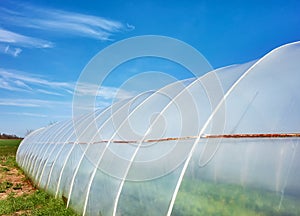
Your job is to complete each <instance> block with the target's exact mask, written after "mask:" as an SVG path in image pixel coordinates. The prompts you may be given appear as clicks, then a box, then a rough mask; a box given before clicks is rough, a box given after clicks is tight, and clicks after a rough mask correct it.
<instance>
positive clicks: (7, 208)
mask: <svg viewBox="0 0 300 216" xmlns="http://www.w3.org/2000/svg"><path fill="white" fill-rule="evenodd" d="M15 212H21V213H22V215H36V216H37V215H49V216H50V215H57V216H60V215H62V216H64V215H70V216H72V215H76V214H75V213H74V212H73V211H72V210H71V209H66V207H65V205H64V203H63V201H62V200H58V199H55V198H54V197H52V196H50V195H49V194H47V193H46V192H44V191H41V190H37V191H35V192H34V193H33V194H29V195H23V196H19V197H14V194H13V193H11V194H9V196H8V198H7V199H5V200H0V215H3V214H5V215H14V213H15Z"/></svg>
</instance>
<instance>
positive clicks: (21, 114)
mask: <svg viewBox="0 0 300 216" xmlns="http://www.w3.org/2000/svg"><path fill="white" fill-rule="evenodd" d="M1 114H5V115H20V116H33V117H42V118H45V117H47V115H43V114H38V113H28V112H3V113H1Z"/></svg>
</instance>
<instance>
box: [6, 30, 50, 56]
mask: <svg viewBox="0 0 300 216" xmlns="http://www.w3.org/2000/svg"><path fill="white" fill-rule="evenodd" d="M0 41H1V42H4V43H6V44H15V45H18V46H22V47H34V48H50V47H53V43H52V42H49V41H46V40H42V39H38V38H34V37H28V36H25V35H21V34H18V33H15V32H12V31H8V30H5V29H3V28H0ZM2 46H3V45H2ZM9 48H10V47H9V46H6V48H5V50H6V51H8V50H9ZM15 51H17V50H15ZM19 51H20V50H19Z"/></svg>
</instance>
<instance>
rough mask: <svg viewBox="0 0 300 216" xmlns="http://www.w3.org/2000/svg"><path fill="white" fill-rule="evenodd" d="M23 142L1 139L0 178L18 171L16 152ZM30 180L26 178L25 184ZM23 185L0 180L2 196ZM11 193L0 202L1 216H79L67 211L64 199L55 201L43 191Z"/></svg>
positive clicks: (17, 189)
mask: <svg viewBox="0 0 300 216" xmlns="http://www.w3.org/2000/svg"><path fill="white" fill-rule="evenodd" d="M20 142H21V140H13V139H5V140H3V139H0V165H1V167H0V176H1V175H2V176H6V175H9V171H10V170H12V169H15V168H16V169H18V171H19V173H20V174H22V173H23V172H22V170H21V169H19V167H18V165H17V163H16V157H15V154H16V151H17V148H18V146H19V144H20ZM27 180H28V179H27V178H26V177H24V182H25V181H27ZM22 187H23V184H22V183H14V182H9V181H1V180H0V195H1V194H4V193H7V190H9V189H10V188H12V189H13V190H14V192H16V191H20V190H22ZM14 192H11V193H9V194H8V197H7V198H6V199H4V200H0V215H23V216H24V215H36V216H37V215H41V216H42V215H49V216H50V215H51V216H52V215H57V216H60V215H62V216H64V215H70V216H72V215H77V214H76V213H75V212H74V211H73V210H71V209H66V206H65V204H64V202H63V200H62V199H55V198H54V197H53V196H51V195H49V194H47V193H46V192H44V191H42V190H36V191H34V192H33V193H31V194H23V195H21V196H15V193H14Z"/></svg>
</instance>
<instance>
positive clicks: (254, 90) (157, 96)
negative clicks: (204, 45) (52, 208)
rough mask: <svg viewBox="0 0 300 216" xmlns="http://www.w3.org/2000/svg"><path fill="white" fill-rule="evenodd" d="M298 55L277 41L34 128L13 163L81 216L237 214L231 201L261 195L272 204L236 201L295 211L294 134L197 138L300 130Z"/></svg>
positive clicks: (297, 49)
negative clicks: (259, 53)
mask: <svg viewBox="0 0 300 216" xmlns="http://www.w3.org/2000/svg"><path fill="white" fill-rule="evenodd" d="M299 57H300V43H299V42H297V43H292V44H288V45H284V46H282V47H279V48H277V49H275V50H273V51H271V52H270V53H268V54H267V55H266V56H264V57H263V58H261V59H259V60H258V61H254V62H249V63H246V64H243V65H233V66H229V67H225V68H220V69H217V70H214V71H211V72H209V73H207V74H206V75H204V76H203V77H200V78H198V79H189V80H183V81H178V82H175V83H172V84H170V85H168V86H165V87H164V88H162V89H160V90H157V91H155V92H146V93H142V94H140V95H138V96H136V97H135V98H131V99H128V100H124V101H120V102H117V103H115V104H113V105H112V106H111V107H108V108H107V109H106V110H103V111H97V112H95V113H91V114H87V115H84V116H80V117H78V119H74V120H73V121H71V120H70V121H65V122H59V123H56V124H54V125H51V126H48V127H46V128H41V129H39V130H36V131H34V132H32V133H31V134H30V135H28V136H27V137H26V138H25V139H24V140H23V141H22V143H21V145H20V147H19V149H18V152H17V162H18V164H19V165H20V167H21V168H22V169H23V170H24V171H25V172H26V174H27V175H28V176H29V177H30V178H31V179H32V180H33V181H34V183H35V184H37V185H38V186H39V187H40V188H44V189H46V190H47V191H49V192H50V193H52V194H54V195H55V196H57V197H64V198H65V199H66V200H67V205H68V206H70V207H72V208H73V209H75V210H76V211H77V212H79V213H82V214H83V215H171V214H172V215H195V214H203V215H208V214H217V213H216V212H214V211H218V210H220V212H221V215H222V214H224V215H234V214H236V215H241V214H242V213H241V210H240V209H239V210H237V209H238V207H237V206H238V204H237V202H238V201H237V200H239V201H241V200H250V201H251V200H252V199H253V200H252V201H251V202H250V203H253V202H254V203H255V200H259V198H261V199H264V200H266V199H267V198H266V197H263V196H264V195H265V194H267V197H269V198H270V197H271V196H272V199H271V198H270V200H272V201H270V202H267V204H266V203H264V204H261V205H260V204H257V205H255V206H254V207H253V209H254V210H253V209H251V207H249V206H248V205H250V204H247V205H246V204H241V207H239V208H242V209H246V211H248V212H250V213H251V211H252V210H253V212H254V213H257V214H264V212H263V211H264V209H263V207H264V208H268V210H266V211H267V212H268V213H269V214H270V212H271V214H273V213H274V212H275V213H278V214H286V215H287V214H291V215H299V214H300V210H299V208H297V205H296V204H295V203H297V202H298V203H299V201H300V183H299V182H300V149H299V147H298V144H299V139H298V138H297V137H293V138H291V137H286V138H284V137H281V138H274V137H272V138H268V137H265V138H239V139H235V138H230V139H228V138H211V139H208V138H204V135H205V134H216V135H218V134H254V133H255V134H274V133H297V132H299V129H300V125H299V123H300V115H299V113H298V111H299V110H300V94H299V91H298V87H299V83H300V73H299V70H300V61H299ZM74 121H77V122H79V123H77V126H76V127H77V128H76V131H75V130H74V124H73V123H74ZM91 122H95V123H96V125H97V127H98V128H97V130H98V133H97V134H92V133H91V132H90V131H93V130H89V127H91ZM79 140H80V141H79ZM201 188H202V189H201ZM226 188H230V189H229V190H228V191H226ZM200 189H201V190H200ZM235 189H237V190H235ZM208 190H209V191H208ZM257 190H258V191H259V192H257ZM222 191H223V192H222ZM237 191H240V194H239V193H238V192H237ZM253 191H254V192H253ZM255 191H256V192H255ZM209 193H210V194H209ZM189 194H190V195H189ZM228 194H230V196H229V195H228ZM258 194H259V195H258ZM255 196H258V197H256V198H253V197H255ZM228 197H229V198H228ZM212 199H214V201H213V200H212ZM195 200H196V201H195ZM221 201H222V202H221ZM220 203H221V204H220ZM232 203H233V204H232ZM213 205H215V206H213ZM220 206H221V207H220ZM232 206H236V208H233V207H232ZM260 206H263V207H260ZM229 207H230V208H232V209H231V210H230V208H229ZM247 208H249V209H248V210H247ZM211 209H213V210H211ZM287 209H288V210H287ZM226 212H228V214H227V213H226ZM230 213H231V214H230ZM275 213H274V214H275Z"/></svg>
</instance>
